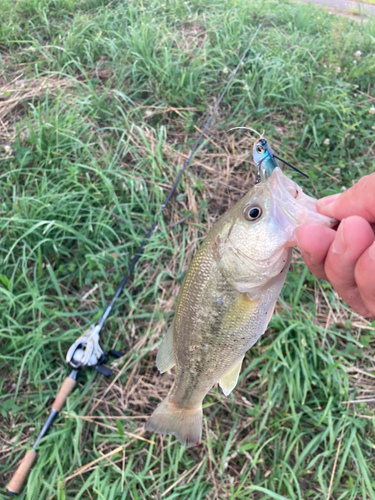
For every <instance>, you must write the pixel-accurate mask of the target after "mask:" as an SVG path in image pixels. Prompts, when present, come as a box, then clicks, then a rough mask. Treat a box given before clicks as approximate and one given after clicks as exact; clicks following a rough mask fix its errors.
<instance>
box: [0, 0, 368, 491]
mask: <svg viewBox="0 0 375 500" xmlns="http://www.w3.org/2000/svg"><path fill="white" fill-rule="evenodd" d="M260 22H261V23H262V28H261V31H260V33H259V35H258V37H257V39H256V41H255V42H254V44H253V46H252V47H251V49H250V51H249V54H248V56H247V57H246V60H245V63H244V65H243V67H242V68H241V69H240V71H239V72H238V74H237V76H236V78H235V80H234V82H233V85H232V86H231V88H230V90H229V92H228V93H227V95H226V97H225V99H224V102H223V104H222V106H221V108H220V110H219V113H218V115H217V117H216V118H215V120H214V122H213V124H212V126H211V127H210V130H209V134H208V135H209V137H210V139H205V140H204V142H203V144H202V146H201V149H200V151H199V153H198V154H197V155H196V157H195V161H194V163H193V165H192V166H191V168H190V169H189V171H188V172H187V173H186V175H185V176H184V178H183V180H182V181H181V183H180V185H179V188H178V193H177V196H176V197H175V198H174V199H173V201H172V204H171V206H170V207H169V208H168V209H167V210H166V216H165V219H164V220H163V221H161V223H160V225H159V227H158V231H157V232H156V233H155V234H154V236H153V237H152V239H151V241H150V242H149V244H148V245H147V248H146V250H145V254H144V257H143V258H142V260H141V262H140V264H139V266H138V268H137V270H136V272H135V273H134V277H133V280H132V281H131V284H130V285H129V286H128V288H127V289H126V290H125V291H124V293H123V294H122V296H121V298H120V299H119V301H118V307H117V309H116V311H115V313H114V314H113V315H112V316H111V317H110V319H109V320H108V322H107V323H106V326H105V328H104V330H103V336H102V339H103V346H105V347H106V348H112V347H115V346H116V347H117V349H119V350H123V351H125V352H126V354H125V356H124V357H123V358H122V359H121V360H120V361H119V362H116V366H114V377H113V378H112V379H109V380H106V379H104V378H102V377H100V376H98V377H95V371H92V370H87V371H86V372H84V373H83V374H82V375H81V376H80V384H79V389H78V390H76V391H75V392H74V393H73V394H72V395H71V396H70V398H69V400H68V404H67V406H66V408H65V410H64V411H63V412H62V415H61V416H60V418H59V419H58V420H57V421H56V425H55V426H54V428H53V431H51V433H50V434H49V436H48V438H46V439H45V440H44V441H43V442H42V444H41V446H40V450H39V459H38V462H37V464H36V466H35V467H34V469H33V470H32V473H31V475H30V478H29V481H28V486H27V488H26V489H25V490H24V492H23V493H22V494H21V496H20V498H22V499H23V498H25V499H33V500H35V498H39V499H41V500H42V499H54V498H56V499H61V500H64V499H73V498H74V499H77V500H78V499H94V498H95V499H106V500H109V499H128V498H129V499H134V500H135V499H138V498H155V499H156V498H162V499H173V498H180V499H193V498H194V499H201V498H220V499H224V498H226V499H255V500H260V499H262V500H265V499H279V500H280V499H284V500H285V499H290V500H297V499H304V500H321V499H326V498H327V497H328V496H329V498H331V499H336V500H339V499H340V500H342V499H348V500H349V499H353V500H354V499H363V500H367V499H370V498H375V480H374V477H375V475H374V474H375V461H374V447H375V429H374V425H375V419H374V413H373V410H372V409H371V406H370V404H368V403H346V401H352V400H355V399H360V400H363V399H371V398H374V391H373V384H372V383H371V380H372V378H371V376H367V375H365V374H363V372H368V373H370V375H372V377H373V376H374V374H375V372H374V358H373V346H374V327H375V324H374V323H370V322H366V321H365V320H363V319H361V318H358V317H357V316H355V315H354V314H352V313H351V312H350V311H349V310H348V309H347V308H346V306H345V305H343V304H342V303H340V301H339V300H338V298H337V296H336V295H335V294H334V292H333V290H332V289H331V288H330V286H329V285H328V284H326V283H322V282H319V280H316V279H315V278H314V277H313V276H312V275H311V274H310V273H309V272H307V270H306V268H305V266H304V264H303V263H302V261H301V259H300V258H299V257H298V255H297V256H296V258H295V261H294V263H293V267H292V270H291V272H290V274H289V275H288V278H287V284H286V285H285V287H284V289H283V292H282V295H281V300H280V304H279V305H278V307H277V311H276V314H275V316H274V317H273V319H272V321H271V324H270V329H269V330H268V332H267V334H265V336H264V337H263V338H262V339H261V340H260V342H259V343H258V344H257V345H256V346H255V347H254V348H253V349H252V350H251V351H250V352H249V353H248V355H247V356H246V358H245V362H244V368H243V371H242V374H241V377H240V382H239V384H238V386H237V388H236V390H235V391H234V392H233V393H232V394H231V395H230V397H228V398H225V397H224V396H223V395H222V394H221V393H220V391H219V390H218V388H217V387H216V388H214V389H213V390H212V391H211V392H210V394H209V395H208V397H207V398H206V399H205V410H204V415H205V416H204V419H205V425H206V429H207V430H208V433H206V432H205V433H204V435H203V443H202V445H201V446H199V447H196V448H191V449H185V448H183V447H181V446H180V445H179V444H178V443H177V442H176V440H175V439H174V438H160V437H154V438H153V437H152V436H151V435H149V434H143V435H142V437H143V438H144V439H148V440H149V441H152V442H149V441H148V442H147V441H142V440H141V439H137V438H134V437H132V436H131V435H130V434H129V433H132V434H141V429H142V426H143V423H144V421H145V418H146V416H147V415H150V414H151V412H152V410H153V409H154V408H155V407H156V405H157V404H158V402H160V401H161V399H162V398H163V397H165V395H166V394H167V392H168V390H169V388H170V386H171V383H172V381H173V374H166V375H163V376H161V375H159V374H158V372H157V370H156V367H155V355H156V349H157V346H158V345H159V342H160V339H161V335H162V333H163V332H165V330H166V328H167V325H168V323H169V322H170V320H171V318H172V316H173V309H174V303H175V299H176V295H177V292H178V287H179V285H180V283H181V280H182V278H183V275H184V272H185V271H186V269H187V266H188V263H189V262H190V260H191V258H192V255H193V252H194V250H195V249H196V248H197V245H198V244H199V242H200V241H201V239H202V238H203V237H204V235H205V234H206V232H207V228H208V227H209V226H210V225H211V224H212V223H213V221H214V220H216V219H217V217H218V216H219V215H220V214H221V213H223V212H224V211H225V210H226V209H227V208H228V207H229V206H231V205H232V204H233V203H234V202H235V201H236V200H237V199H238V198H239V197H240V196H241V195H242V194H244V193H245V191H246V190H247V189H248V188H249V187H250V185H251V183H252V181H253V180H254V168H253V166H252V163H251V157H250V156H249V151H251V145H252V138H251V137H249V136H248V135H247V133H246V132H245V131H243V130H237V131H235V132H234V131H232V132H229V129H230V128H232V127H235V126H243V125H246V126H251V127H253V128H255V129H258V130H263V129H264V130H265V134H266V136H267V137H268V138H269V140H270V142H271V144H272V146H273V147H274V149H275V150H276V151H277V152H279V153H280V154H282V155H283V157H284V158H285V159H286V160H289V161H290V162H291V163H295V164H297V165H298V164H299V166H300V168H303V169H304V170H305V171H306V172H308V174H309V175H310V179H311V180H310V181H305V180H304V179H301V178H298V182H299V183H300V184H301V185H303V187H304V189H305V190H306V191H307V192H309V193H310V194H312V195H315V196H323V195H327V194H331V193H334V192H338V191H340V190H341V189H342V188H343V187H349V186H350V185H351V184H352V182H354V181H355V180H357V179H358V178H359V177H361V176H362V175H365V174H367V173H369V172H371V171H373V164H374V144H375V131H374V129H373V128H372V127H374V126H375V122H374V115H371V114H370V113H369V110H370V108H371V106H373V105H374V100H373V99H374V98H373V97H371V93H372V95H373V90H374V88H373V86H374V82H375V57H374V53H375V52H374V44H375V42H374V40H375V23H374V21H372V20H370V21H368V22H367V23H363V24H356V23H353V22H351V21H348V20H346V19H341V18H335V17H333V16H329V15H327V14H325V13H323V12H322V11H321V10H318V9H315V8H314V7H312V6H309V5H300V4H294V3H289V2H276V1H271V0H265V1H256V0H254V1H249V0H246V1H245V0H226V1H224V2H223V1H217V0H212V1H211V2H209V3H208V2H200V1H198V0H193V1H188V2H182V1H180V0H170V1H168V0H166V1H165V2H160V1H151V0H150V1H145V2H128V3H126V2H123V1H116V0H115V1H112V2H105V1H98V0H82V1H73V0H43V1H40V0H20V1H18V2H12V1H11V0H3V2H2V8H1V12H0V54H1V59H0V86H1V87H2V88H3V89H5V90H4V94H3V96H2V99H3V100H0V103H4V102H5V103H6V102H7V99H8V97H9V99H10V98H11V97H12V96H13V97H14V96H16V98H17V99H18V101H19V102H18V104H17V106H16V107H15V108H13V109H12V110H11V111H10V112H9V113H7V114H6V116H3V115H1V114H0V116H2V122H0V141H1V144H0V160H1V165H2V168H1V173H0V193H1V198H0V204H1V206H0V227H1V231H0V261H1V269H0V280H1V283H0V308H1V318H0V339H1V340H0V342H1V354H0V356H1V357H0V360H1V365H0V370H1V371H0V373H1V375H2V377H1V378H0V388H1V392H0V398H1V399H0V412H1V414H2V417H1V418H2V420H1V421H0V436H1V439H2V440H3V443H2V445H1V444H0V453H1V454H2V455H1V464H2V465H1V472H2V474H1V477H2V478H4V479H5V480H8V479H9V478H10V477H11V474H12V471H14V470H15V468H16V466H17V464H18V462H19V460H20V458H21V456H22V455H23V453H24V451H25V449H28V447H29V446H30V445H31V443H32V441H33V439H34V438H35V436H36V434H37V432H38V431H39V430H40V429H41V426H42V425H43V422H44V421H45V419H46V416H47V412H48V409H49V408H50V406H51V403H52V401H53V397H54V395H55V393H56V390H57V388H58V387H59V384H60V383H61V382H62V380H63V379H64V378H65V376H66V375H67V373H68V370H67V367H66V365H65V362H64V359H65V354H66V352H67V349H68V348H69V346H70V345H71V343H72V342H73V341H74V339H75V338H76V337H77V336H78V335H79V334H80V333H81V332H82V331H83V329H84V328H85V327H87V326H88V325H90V324H92V323H93V322H94V321H95V320H97V319H98V318H99V317H100V315H101V313H102V312H103V310H104V308H105V306H106V304H107V302H108V301H109V300H110V299H111V298H112V295H113V293H114V291H115V289H116V286H117V284H118V283H119V281H120V280H121V278H122V276H123V275H124V273H125V271H126V269H127V267H128V265H129V262H130V259H131V257H132V256H133V255H134V253H135V251H136V250H137V248H138V245H139V244H140V242H141V240H142V238H143V236H144V235H145V233H146V231H147V228H148V227H149V225H150V224H151V221H152V217H153V214H154V213H155V211H156V210H157V207H158V206H159V205H160V204H161V203H162V201H163V200H164V198H165V196H166V193H167V192H168V190H169V188H170V187H171V185H172V183H173V179H175V178H176V176H177V173H178V171H179V169H180V168H181V166H182V164H183V161H184V158H185V156H184V155H186V154H188V153H189V151H190V149H191V146H192V144H193V143H194V141H195V139H196V137H197V130H196V128H195V126H197V127H202V126H203V124H204V121H205V119H206V118H207V117H208V115H209V113H210V111H211V110H212V107H213V106H214V104H215V102H216V101H215V99H216V97H217V95H218V94H219V93H220V92H221V91H222V89H223V88H224V86H225V84H226V81H227V79H228V76H229V74H230V72H231V71H232V69H233V68H234V67H235V66H236V64H237V63H238V61H239V58H240V56H241V54H242V52H243V51H244V49H245V47H246V46H247V44H248V42H249V40H250V37H251V36H252V33H253V32H254V29H255V28H256V26H257V25H258V24H259V23H260ZM358 50H360V51H361V53H362V55H361V57H360V58H359V59H355V57H354V53H355V52H357V51H358ZM354 61H355V62H354ZM338 68H340V71H339V70H338ZM227 70H228V72H229V73H228V72H227ZM17 77H19V80H18V83H17V84H16V82H15V81H14V83H13V84H12V83H11V82H12V81H13V80H14V79H15V78H17ZM44 78H47V79H48V80H49V89H48V90H42V91H36V90H35V89H36V88H37V85H38V82H41V81H44V80H43V79H44ZM26 88H32V89H34V90H33V91H32V92H31V94H33V95H34V97H33V96H32V95H31V96H29V97H28V98H25V93H23V92H25V89H26ZM9 89H10V90H9ZM11 90H17V92H16V93H15V92H13V93H12V92H11ZM3 110H4V107H0V113H1V112H2V111H3ZM326 139H329V140H330V144H329V146H325V145H324V141H325V140H326ZM288 175H290V176H291V177H294V176H295V174H294V173H293V172H291V171H288ZM295 178H297V177H295ZM90 290H91V294H89V295H88V296H87V298H86V299H85V300H82V297H83V296H84V295H85V294H86V293H87V292H89V291H90ZM326 301H328V302H329V303H330V304H331V307H328V306H327V302H326ZM82 417H85V418H82ZM87 418H88V419H89V421H88V420H87ZM1 446H2V447H1ZM119 446H122V447H123V450H122V451H121V452H120V453H116V454H113V455H111V456H110V457H109V458H108V459H106V458H102V459H101V460H100V461H98V462H96V463H95V464H94V465H93V466H92V467H90V468H89V469H87V470H84V471H82V472H81V473H77V472H76V471H77V469H79V467H81V466H84V465H86V464H89V463H90V462H92V461H94V460H97V459H98V458H101V456H102V455H104V454H107V453H111V452H113V450H115V449H116V448H117V447H119ZM71 476H73V477H71ZM331 477H332V484H331ZM4 484H5V483H4ZM5 496H6V494H5V490H2V492H0V497H1V498H3V497H4V498H5Z"/></svg>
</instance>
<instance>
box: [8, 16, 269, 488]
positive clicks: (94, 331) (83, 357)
mask: <svg viewBox="0 0 375 500" xmlns="http://www.w3.org/2000/svg"><path fill="white" fill-rule="evenodd" d="M261 26H262V25H261V24H259V26H258V27H257V29H256V31H255V33H254V35H253V36H252V38H251V40H250V43H249V44H248V46H247V48H246V50H245V52H244V53H243V54H242V57H241V59H240V62H239V63H238V64H237V66H236V68H235V69H234V71H233V72H232V74H231V76H230V77H229V80H228V83H227V84H226V86H225V89H224V90H223V92H222V93H221V95H220V97H219V99H218V101H217V103H216V105H215V107H214V109H213V111H212V113H211V115H210V117H209V118H208V120H207V122H206V123H205V125H204V127H203V129H202V131H201V133H200V134H199V137H198V139H197V140H196V141H195V144H194V146H193V149H192V151H191V153H190V155H189V157H188V158H187V160H186V161H185V163H184V166H183V168H182V169H181V170H180V172H179V174H178V176H177V179H176V181H175V183H174V184H173V186H172V188H171V190H170V191H169V193H168V196H167V198H166V200H165V202H164V203H163V205H162V206H161V209H160V212H159V213H158V214H157V215H156V216H155V218H154V221H153V223H152V225H151V227H150V228H149V230H148V232H147V234H146V236H145V238H144V239H143V241H142V243H141V245H140V247H139V248H138V250H137V253H136V254H135V256H134V257H133V260H132V261H131V263H130V266H129V269H128V271H127V273H126V275H125V276H124V278H123V280H122V281H121V283H120V285H119V287H118V289H117V291H116V293H115V295H114V297H113V299H112V300H111V302H110V303H109V305H108V306H107V308H106V310H105V312H104V314H103V316H102V317H101V319H100V321H99V323H98V324H97V325H91V326H90V327H89V328H88V329H87V330H86V331H85V332H84V333H83V335H81V336H80V337H79V338H78V339H77V340H76V341H75V342H74V343H73V345H72V346H71V347H70V349H69V351H68V353H67V356H66V361H67V363H68V364H69V365H70V366H71V367H72V368H73V371H72V372H71V373H70V375H69V376H68V377H66V379H65V380H64V382H63V384H62V386H61V387H60V390H59V392H58V393H57V395H56V399H55V402H54V403H53V405H52V410H51V412H50V414H49V417H48V419H47V422H46V423H45V425H44V426H43V429H42V431H41V432H40V433H39V436H38V437H37V439H36V441H35V443H34V446H33V447H32V449H31V450H28V451H27V453H26V455H25V456H24V458H23V460H22V461H21V463H20V465H19V466H18V469H17V470H16V472H15V474H14V475H13V477H12V479H11V481H10V483H9V484H8V485H7V490H8V492H9V493H12V494H14V495H17V494H18V493H20V492H21V490H22V488H23V485H24V483H25V481H26V480H27V477H28V474H29V472H30V469H31V467H32V466H33V464H34V462H35V460H36V458H37V452H36V448H37V446H38V444H39V441H40V440H41V439H42V438H43V437H44V436H45V435H46V433H47V431H48V429H49V427H50V426H51V424H52V422H53V420H54V418H55V417H56V415H57V414H58V413H59V412H60V410H61V408H62V407H63V406H64V404H65V402H66V399H67V397H68V396H69V394H70V393H71V392H72V391H73V389H74V387H75V386H76V383H77V374H78V372H79V370H80V369H82V368H84V367H86V366H92V367H94V368H95V369H96V370H97V371H98V372H99V373H102V374H103V375H105V376H110V375H111V369H110V368H109V367H106V366H104V365H105V363H106V362H107V361H108V357H107V355H105V354H104V352H103V351H102V349H101V348H100V345H99V332H100V330H101V329H102V327H103V325H104V322H105V321H106V319H107V318H108V316H109V314H110V313H111V311H112V309H113V307H114V305H115V302H116V299H117V298H118V296H119V295H120V293H121V292H122V290H123V288H124V286H125V284H126V282H127V281H128V279H129V277H130V275H131V274H132V272H133V270H134V268H135V266H136V265H137V262H138V261H139V259H140V258H141V256H142V254H143V250H144V247H145V246H146V243H147V241H148V240H149V239H150V237H151V236H152V234H153V232H154V230H155V228H156V226H157V224H158V221H159V218H160V216H161V215H162V214H163V212H164V210H165V208H166V207H167V205H168V203H169V201H170V199H171V197H172V195H173V193H174V192H175V190H176V188H177V186H178V183H179V182H180V180H181V177H182V176H183V174H184V172H185V171H186V169H187V168H188V166H189V164H190V162H191V160H192V158H193V156H194V154H195V152H196V151H197V149H198V146H199V143H200V141H201V139H202V137H203V135H204V134H205V132H206V130H207V128H208V126H209V125H210V123H211V120H212V118H213V117H214V115H215V113H216V111H217V109H218V107H219V106H220V104H221V102H222V100H223V99H224V96H225V94H226V92H227V90H228V88H229V86H230V84H231V83H232V81H233V78H234V77H235V75H236V73H237V71H238V70H239V68H240V66H241V64H242V62H243V60H244V59H245V57H246V55H247V53H248V51H249V49H250V47H251V45H252V43H253V41H254V39H255V37H256V36H257V34H258V32H259V30H260V28H261ZM107 354H108V355H111V356H114V357H116V358H118V357H121V356H122V355H123V354H122V353H119V352H116V351H113V350H112V351H109V352H108V353H107Z"/></svg>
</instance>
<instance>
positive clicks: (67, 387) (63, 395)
mask: <svg viewBox="0 0 375 500" xmlns="http://www.w3.org/2000/svg"><path fill="white" fill-rule="evenodd" d="M76 384H77V381H76V380H74V379H73V378H70V377H66V379H65V380H64V382H63V384H62V386H61V388H60V390H59V392H58V393H57V396H56V399H55V401H54V403H53V405H52V410H55V411H60V410H61V408H62V407H63V406H64V404H65V401H66V400H67V398H68V396H69V394H70V393H71V392H72V391H73V389H74V387H75V386H76Z"/></svg>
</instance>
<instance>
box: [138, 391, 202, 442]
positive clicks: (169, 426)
mask: <svg viewBox="0 0 375 500" xmlns="http://www.w3.org/2000/svg"><path fill="white" fill-rule="evenodd" d="M145 428H146V430H147V431H150V432H155V433H157V434H173V436H176V438H177V439H178V440H179V441H180V443H181V444H187V445H192V444H193V445H198V444H199V443H200V441H201V438H202V406H201V405H200V406H198V407H196V408H180V407H179V406H177V405H175V404H174V403H172V402H171V401H169V396H167V397H166V398H165V399H164V401H162V402H161V403H160V405H159V406H158V407H157V408H156V410H155V411H154V413H153V414H152V415H151V417H150V418H149V419H148V421H147V422H146V425H145Z"/></svg>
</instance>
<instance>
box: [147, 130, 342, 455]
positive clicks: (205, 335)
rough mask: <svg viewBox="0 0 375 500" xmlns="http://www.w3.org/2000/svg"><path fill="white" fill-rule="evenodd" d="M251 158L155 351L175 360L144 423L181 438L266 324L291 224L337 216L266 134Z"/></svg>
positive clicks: (288, 250) (161, 364) (189, 437)
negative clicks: (250, 176) (322, 208)
mask: <svg viewBox="0 0 375 500" xmlns="http://www.w3.org/2000/svg"><path fill="white" fill-rule="evenodd" d="M253 158H254V161H255V164H256V166H257V169H258V179H257V183H256V184H255V185H254V186H253V187H252V188H251V189H250V190H249V192H248V193H247V194H246V195H245V196H244V197H243V198H242V199H241V200H240V201H238V202H237V203H236V204H235V205H234V206H233V207H232V208H231V209H230V210H229V211H227V212H226V213H225V214H224V215H223V216H221V217H220V219H218V221H217V222H216V223H215V224H214V225H213V227H212V228H211V230H210V231H209V232H208V234H207V236H206V237H205V239H204V240H203V242H202V244H201V245H200V247H199V249H198V251H197V252H196V254H195V256H194V258H193V260H192V262H191V264H190V266H189V269H188V271H187V273H186V275H185V277H184V280H183V283H182V285H181V288H180V291H179V294H178V297H177V303H176V309H175V315H174V318H173V321H172V324H171V326H170V328H169V329H168V331H167V333H166V334H165V336H164V338H163V340H162V342H161V345H160V348H159V350H158V353H157V357H156V365H157V368H158V369H159V371H160V373H164V372H165V371H167V370H169V369H171V368H172V367H174V366H176V378H175V381H174V384H173V387H172V388H171V390H170V392H169V394H168V395H167V397H166V398H165V399H164V400H163V401H162V402H161V403H160V405H159V406H158V407H157V408H156V409H155V411H154V412H153V413H152V415H151V416H150V417H149V419H148V421H147V422H146V424H145V429H146V430H147V431H150V432H153V433H157V434H164V435H166V434H171V435H174V436H175V437H176V438H177V439H178V440H179V441H180V443H181V444H183V445H188V446H190V445H198V444H199V443H200V442H201V439H202V402H203V399H204V397H205V396H206V394H207V393H208V391H209V390H210V389H211V388H212V387H213V385H214V384H215V383H217V382H218V383H219V385H220V387H221V389H222V391H223V393H224V394H225V395H226V396H227V395H229V394H230V393H231V391H232V390H233V389H234V387H235V386H236V383H237V380H238V376H239V373H240V370H241V365H242V361H243V358H244V356H245V353H246V352H247V351H248V350H249V349H250V348H251V347H252V346H253V345H254V344H255V343H256V342H257V340H258V339H259V338H260V337H261V335H263V333H264V332H265V330H266V329H267V325H268V323H269V321H270V319H271V316H272V314H273V311H274V308H275V303H276V301H277V298H278V296H279V294H280V291H281V288H282V286H283V284H284V281H285V278H286V274H287V272H288V269H289V266H290V263H291V259H292V251H293V247H294V246H296V230H297V228H298V227H300V226H301V225H303V224H307V223H317V224H322V225H326V226H328V227H332V226H333V225H334V224H335V223H336V221H335V220H334V219H330V218H328V217H325V216H323V215H321V214H319V213H318V212H317V210H316V199H314V198H311V197H310V196H307V195H306V194H305V193H303V191H302V189H301V188H300V187H299V186H298V185H297V184H296V183H295V182H293V181H292V180H291V179H289V178H288V177H287V176H286V175H285V174H284V173H283V172H282V170H281V169H280V167H279V165H278V163H277V161H276V159H275V158H273V153H272V149H271V148H270V146H269V144H268V143H267V141H266V139H265V138H261V139H258V140H257V141H256V142H255V144H254V147H253Z"/></svg>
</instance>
